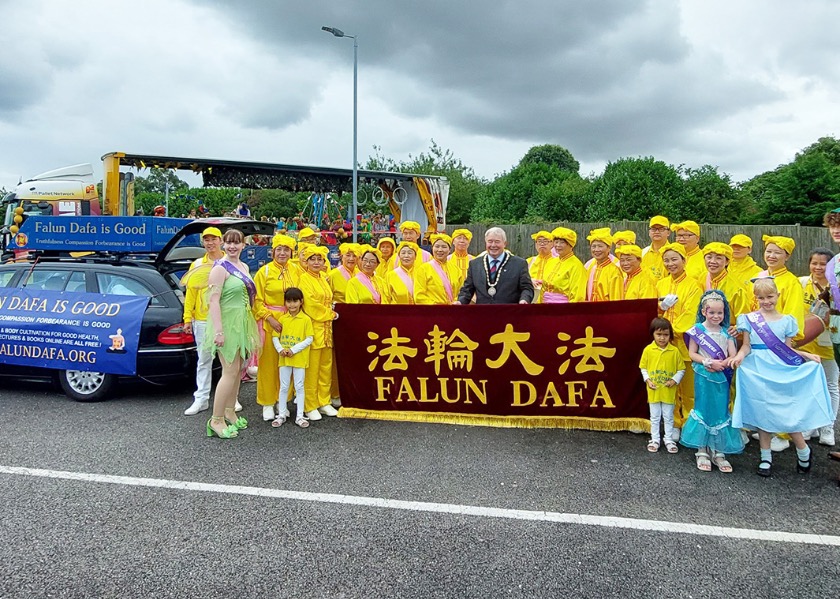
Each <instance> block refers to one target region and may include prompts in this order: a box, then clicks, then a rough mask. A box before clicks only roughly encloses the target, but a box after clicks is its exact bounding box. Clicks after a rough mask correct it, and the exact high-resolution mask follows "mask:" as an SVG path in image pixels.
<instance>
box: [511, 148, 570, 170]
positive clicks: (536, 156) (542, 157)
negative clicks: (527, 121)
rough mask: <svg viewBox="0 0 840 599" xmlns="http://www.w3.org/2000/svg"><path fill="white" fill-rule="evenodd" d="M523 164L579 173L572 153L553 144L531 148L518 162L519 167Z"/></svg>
mask: <svg viewBox="0 0 840 599" xmlns="http://www.w3.org/2000/svg"><path fill="white" fill-rule="evenodd" d="M525 164H553V165H555V166H557V167H559V168H560V170H563V171H568V172H570V173H578V172H579V171H580V163H579V162H578V161H577V160H575V157H574V156H572V153H571V152H570V151H569V150H567V149H566V148H564V147H563V146H557V145H553V144H545V145H542V146H534V147H532V148H531V149H530V150H528V151H527V152H526V153H525V156H523V157H522V160H520V161H519V166H523V165H525Z"/></svg>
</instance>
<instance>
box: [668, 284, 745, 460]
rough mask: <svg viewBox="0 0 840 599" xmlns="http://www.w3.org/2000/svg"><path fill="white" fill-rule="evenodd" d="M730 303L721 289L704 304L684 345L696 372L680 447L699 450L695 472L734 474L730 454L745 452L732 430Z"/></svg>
mask: <svg viewBox="0 0 840 599" xmlns="http://www.w3.org/2000/svg"><path fill="white" fill-rule="evenodd" d="M729 319H730V312H729V302H727V301H726V297H725V296H724V295H723V294H722V293H721V292H720V291H717V290H711V291H707V292H706V293H704V294H703V297H702V298H701V299H700V308H699V309H698V311H697V324H696V325H694V326H693V327H692V328H690V329H689V330H688V332H686V337H687V339H686V345H687V346H688V356H689V358H691V366H692V368H693V369H694V408H693V409H692V410H691V412H689V414H688V418H687V419H686V422H685V426H684V427H683V430H682V436H681V437H680V443H681V444H682V445H685V446H686V447H693V448H695V449H697V453H696V454H695V458H696V460H697V468H698V469H699V470H701V471H703V472H710V471H711V470H712V464H714V465H715V466H717V468H718V470H720V471H721V472H732V464H730V463H729V461H728V460H727V459H726V454H727V453H741V452H742V451H744V442H743V441H742V440H741V432H740V431H739V430H738V429H736V428H733V427H732V418H731V415H730V414H729V387H730V385H731V383H732V369H731V368H729V359H730V358H731V357H733V356H734V355H735V351H736V350H735V340H734V339H733V338H732V337H731V336H730V335H729V333H727V329H728V328H729V322H730V320H729Z"/></svg>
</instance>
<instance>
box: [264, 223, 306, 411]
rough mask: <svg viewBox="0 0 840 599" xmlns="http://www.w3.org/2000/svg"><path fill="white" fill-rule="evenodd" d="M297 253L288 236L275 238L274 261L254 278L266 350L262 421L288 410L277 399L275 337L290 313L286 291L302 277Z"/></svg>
mask: <svg viewBox="0 0 840 599" xmlns="http://www.w3.org/2000/svg"><path fill="white" fill-rule="evenodd" d="M294 251H295V240H294V239H292V238H291V237H289V236H288V235H275V236H274V237H273V238H272V239H271V258H272V260H271V262H269V263H268V264H265V265H264V266H261V267H260V269H259V270H258V271H257V273H256V274H255V275H254V286H255V287H256V289H257V294H256V296H255V298H254V318H256V320H257V329H258V330H259V333H260V339H261V340H262V350H261V351H260V357H259V362H258V363H257V372H258V373H259V375H258V376H257V404H259V405H261V406H262V418H263V420H264V421H265V422H271V421H272V420H274V418H275V416H280V415H281V414H284V413H285V412H287V411H288V408H287V407H286V401H285V400H283V401H278V399H277V398H278V397H279V391H280V378H279V374H278V372H279V371H278V362H277V352H276V351H274V346H273V345H272V340H271V338H272V335H274V334H275V333H280V331H281V326H280V317H281V316H282V315H283V314H285V313H286V306H285V303H284V302H285V300H284V297H285V293H286V290H287V289H290V288H292V287H295V286H296V285H297V280H298V278H299V277H300V271H299V270H298V269H296V268H294V267H293V266H292V265H291V264H290V263H289V261H290V260H291V257H292V254H293V253H294ZM275 404H276V410H277V412H276V414H275ZM286 417H288V416H286Z"/></svg>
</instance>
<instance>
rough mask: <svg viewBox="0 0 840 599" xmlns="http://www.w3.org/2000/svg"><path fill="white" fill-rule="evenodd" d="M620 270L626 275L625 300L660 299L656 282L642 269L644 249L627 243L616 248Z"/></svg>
mask: <svg viewBox="0 0 840 599" xmlns="http://www.w3.org/2000/svg"><path fill="white" fill-rule="evenodd" d="M615 255H616V257H617V258H618V264H619V268H621V271H622V272H623V273H624V299H627V300H633V299H653V298H657V297H659V295H658V294H657V292H656V281H654V280H653V277H651V276H650V275H649V274H648V273H647V272H645V270H644V269H643V268H642V248H640V247H639V246H637V245H635V244H631V243H625V244H624V245H620V246H618V247H617V248H615Z"/></svg>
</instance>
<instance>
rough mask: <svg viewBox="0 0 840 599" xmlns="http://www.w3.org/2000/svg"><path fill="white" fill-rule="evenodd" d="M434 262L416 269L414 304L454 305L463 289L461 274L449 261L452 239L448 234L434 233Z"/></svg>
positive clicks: (432, 238)
mask: <svg viewBox="0 0 840 599" xmlns="http://www.w3.org/2000/svg"><path fill="white" fill-rule="evenodd" d="M430 241H431V242H432V260H431V261H430V262H424V263H423V264H421V265H420V266H418V267H417V268H416V273H415V275H414V303H415V304H418V305H424V304H425V305H439V306H446V305H450V304H452V303H453V302H454V301H455V300H456V299H457V297H458V296H457V293H458V290H459V289H460V288H461V284H462V282H463V281H462V280H461V272H460V270H458V267H457V266H456V265H455V264H454V263H453V262H450V261H449V251H450V249H451V248H452V238H451V237H450V236H449V235H447V234H446V233H433V234H432V236H431V237H430Z"/></svg>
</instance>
